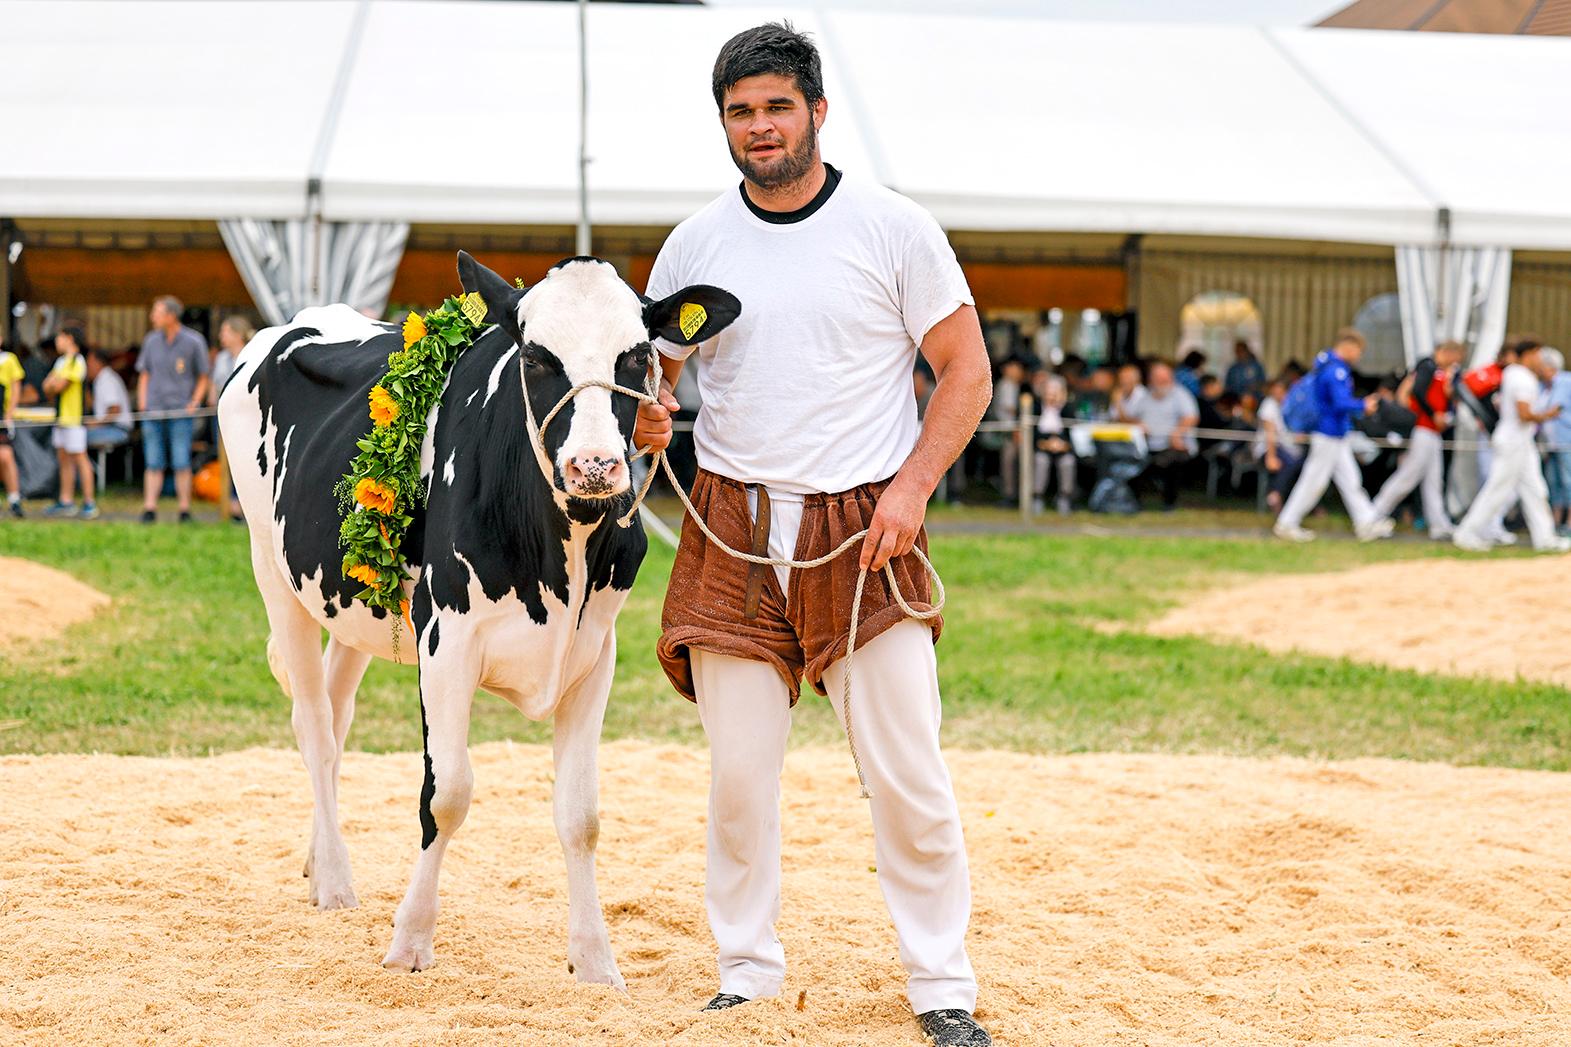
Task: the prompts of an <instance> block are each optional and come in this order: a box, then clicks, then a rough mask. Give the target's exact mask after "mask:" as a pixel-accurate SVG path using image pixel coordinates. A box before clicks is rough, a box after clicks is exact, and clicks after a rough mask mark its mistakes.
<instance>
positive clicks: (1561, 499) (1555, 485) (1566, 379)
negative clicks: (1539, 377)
mask: <svg viewBox="0 0 1571 1047" xmlns="http://www.w3.org/2000/svg"><path fill="white" fill-rule="evenodd" d="M1544 366H1545V368H1546V369H1549V370H1552V371H1553V372H1554V377H1553V378H1551V379H1550V380H1549V397H1548V399H1549V406H1551V407H1554V408H1558V409H1559V411H1560V413H1559V414H1557V415H1555V417H1554V418H1553V419H1551V420H1550V422H1549V423H1548V424H1547V425H1546V426H1545V427H1544V438H1545V444H1546V447H1545V450H1544V478H1545V479H1546V480H1548V481H1549V508H1550V511H1551V512H1553V513H1554V517H1555V524H1556V526H1557V527H1558V529H1559V532H1560V533H1561V534H1562V535H1563V534H1565V533H1566V528H1567V525H1568V524H1571V372H1568V371H1567V370H1566V363H1565V356H1564V354H1562V353H1561V352H1560V350H1558V349H1551V348H1549V347H1548V346H1545V347H1544Z"/></svg>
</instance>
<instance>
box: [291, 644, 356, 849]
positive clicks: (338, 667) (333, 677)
mask: <svg viewBox="0 0 1571 1047" xmlns="http://www.w3.org/2000/svg"><path fill="white" fill-rule="evenodd" d="M370 664H371V656H370V655H369V654H366V653H365V652H364V651H357V650H355V649H354V648H353V647H348V646H346V645H344V644H342V643H339V642H338V641H337V640H335V639H333V638H332V637H328V640H327V650H326V651H325V652H323V654H322V671H323V674H324V675H325V677H326V680H327V698H328V701H329V702H331V703H332V707H333V741H334V743H335V744H336V746H337V749H336V756H335V758H334V760H333V800H334V803H337V800H338V775H339V772H340V771H341V769H342V766H343V761H344V739H345V738H347V737H348V736H349V724H350V722H351V721H353V720H354V718H355V692H356V691H357V690H359V689H360V680H361V678H362V677H364V676H365V670H366V666H368V665H370ZM311 865H312V856H311V854H310V853H307V855H306V860H305V875H307V876H310V875H311Z"/></svg>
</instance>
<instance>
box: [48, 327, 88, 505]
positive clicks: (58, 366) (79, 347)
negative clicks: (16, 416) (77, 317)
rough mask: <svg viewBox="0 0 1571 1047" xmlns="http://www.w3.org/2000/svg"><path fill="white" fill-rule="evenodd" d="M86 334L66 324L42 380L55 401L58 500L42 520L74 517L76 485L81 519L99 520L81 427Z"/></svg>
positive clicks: (59, 335) (85, 433)
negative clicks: (58, 476)
mask: <svg viewBox="0 0 1571 1047" xmlns="http://www.w3.org/2000/svg"><path fill="white" fill-rule="evenodd" d="M86 348H87V332H86V331H85V330H84V329H83V328H82V327H81V326H80V325H78V324H66V325H65V326H64V327H62V328H60V333H59V334H57V335H55V352H56V353H58V354H59V359H58V360H57V361H56V362H55V366H54V368H53V369H52V370H50V372H49V377H47V378H45V379H44V393H45V394H46V395H48V396H53V397H56V398H57V403H58V406H57V407H56V409H55V429H54V445H55V456H56V457H57V458H58V459H59V462H60V498H59V500H58V501H56V502H55V504H54V505H52V506H50V507H49V508H48V509H45V510H44V515H45V516H76V515H78V509H77V507H76V484H77V482H78V481H80V483H81V486H82V508H81V510H80V515H81V518H82V519H84V520H92V519H95V518H97V516H98V504H97V503H96V502H94V501H93V467H92V466H91V465H90V464H89V463H88V461H87V429H86V427H84V426H83V425H82V388H83V386H84V385H85V384H86V382H87V360H86V359H85V358H84V356H83V353H84V351H85V350H86Z"/></svg>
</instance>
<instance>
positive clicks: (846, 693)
mask: <svg viewBox="0 0 1571 1047" xmlns="http://www.w3.org/2000/svg"><path fill="white" fill-rule="evenodd" d="M655 388H656V387H655V385H654V375H653V373H652V372H651V374H650V381H649V385H648V386H647V387H646V391H644V392H638V391H637V390H633V389H629V388H627V387H626V386H621V385H617V384H615V383H614V382H602V381H597V380H593V379H591V380H590V381H587V382H580V383H578V384H577V385H575V386H573V387H572V388H571V389H569V390H568V391H567V392H566V393H564V394H562V398H561V399H560V400H558V401H557V402H556V406H555V407H553V408H551V410H550V412H549V413H547V414H546V416H545V418H544V420H543V421H541V423H540V425H539V427H538V428H537V429H536V439H537V440H538V442H539V446H538V450H539V452H540V456H541V460H542V461H549V460H550V454H549V453H548V452H547V451H546V447H545V432H546V427H547V426H549V425H550V424H551V420H552V419H553V418H555V417H556V416H557V414H558V413H560V412H561V410H562V408H563V407H565V406H567V403H568V401H570V400H572V399H573V397H575V396H577V395H578V394H579V393H581V392H583V391H584V390H585V389H606V390H609V391H611V392H613V393H621V394H622V395H623V396H631V397H632V398H633V399H635V400H638V401H640V402H642V403H648V404H659V403H660V401H659V399H658V398H657V397H656V396H655ZM524 412H525V414H526V415H528V416H529V420H530V422H531V424H533V421H534V417H533V411H532V410H531V409H530V406H529V396H528V393H527V392H526V393H525V395H524ZM645 454H649V455H651V456H652V458H653V462H652V463H651V464H650V467H649V470H648V472H647V474H646V475H645V477H644V482H643V484H642V485H641V486H640V487H639V489H638V494H637V495H635V496H634V498H633V504H632V507H631V508H629V509H628V510H627V512H625V513H623V514H622V515H621V516H620V517H618V518H617V521H616V522H617V526H619V527H626V526H628V524H630V523H631V522H632V519H633V516H634V515H635V514H636V513H637V512H638V509H639V507H640V506H641V505H643V504H644V498H645V497H646V496H647V495H648V494H649V488H650V485H651V484H652V483H653V482H654V478H655V469H654V467H655V465H659V466H660V467H661V468H662V469H664V470H665V475H666V479H667V480H668V481H669V482H670V484H671V489H672V490H673V491H675V492H676V496H677V497H678V498H680V499H681V501H682V506H683V508H685V509H686V510H687V514H688V515H689V516H690V517H692V518H693V523H695V524H697V525H698V529H699V530H700V531H702V532H703V534H704V537H705V538H708V539H709V540H710V541H711V542H713V543H714V544H715V547H716V548H718V549H719V550H720V551H721V552H723V553H725V554H726V555H727V556H731V557H734V558H735V559H738V560H742V561H744V562H746V563H751V564H762V565H764V566H766V567H788V568H790V569H791V570H793V571H800V570H806V569H807V568H810V567H822V566H823V565H824V564H826V563H829V562H830V561H831V560H835V559H838V558H839V557H840V556H843V555H844V554H845V553H846V552H847V551H848V550H850V549H851V547H852V546H854V545H857V544H858V543H859V542H861V541H862V539H863V538H866V537H867V528H865V527H864V528H863V529H862V530H860V531H858V532H856V533H855V534H853V535H851V536H850V537H849V538H847V539H846V540H845V541H843V542H841V543H840V545H839V546H838V547H836V548H835V549H834V550H833V551H831V552H828V553H825V554H824V555H823V556H819V557H816V558H814V559H812V560H789V559H783V558H778V557H773V556H756V555H754V554H753V553H744V552H742V551H740V550H738V549H733V548H731V547H730V546H729V545H727V544H726V543H725V542H723V541H721V540H720V536H719V535H717V534H715V532H713V531H711V530H710V529H709V525H708V524H707V523H705V522H704V519H703V517H702V516H700V515H699V514H698V510H697V509H696V508H694V506H693V503H692V501H690V500H689V499H688V497H687V492H686V491H684V490H683V489H682V485H681V483H680V482H679V481H678V480H677V478H676V472H675V471H674V470H673V469H672V468H671V460H670V458H668V457H667V455H666V453H665V452H664V451H654V452H651V451H650V450H649V449H648V448H647V447H645V448H639V449H638V451H637V452H635V453H634V455H633V458H635V459H636V458H639V457H641V456H642V455H645ZM911 551H912V552H913V553H915V554H916V556H917V559H919V560H921V561H922V566H923V567H924V568H926V570H927V574H928V577H930V578H931V579H932V580H933V597H934V599H933V605H932V608H931V609H930V610H926V611H919V610H917V609H916V608H914V607H912V606H911V605H910V604H909V603H907V602H906V598H905V596H904V595H903V594H902V593H901V592H900V585H899V583H898V582H897V581H896V580H895V569H894V565H893V564H892V563H886V564H884V575H885V577H886V578H887V579H888V581H889V591H890V592H891V593H892V594H894V598H895V603H897V604H899V605H900V609H901V610H902V611H904V612H905V614H906V617H907V618H914V619H916V620H917V621H919V622H925V621H931V620H932V619H934V618H937V617H938V616H939V614H941V613H942V612H943V610H944V600H945V593H944V582H943V579H941V578H939V576H938V571H937V569H936V568H934V567H933V561H931V560H929V559H928V558H927V554H926V553H924V552H923V551H922V549H921V547H920V546H916V545H913V546H912V547H911ZM866 585H867V568H865V567H862V568H859V569H858V571H857V575H856V591H855V593H854V594H853V595H852V597H851V628H850V632H849V634H848V635H847V637H846V664H845V686H844V687H843V689H842V692H841V699H840V707H841V709H842V710H843V711H844V714H845V731H846V743H847V744H848V745H849V746H850V748H851V762H852V763H853V764H854V765H855V766H856V779H857V782H858V783H859V784H860V785H861V787H862V798H863V799H864V800H869V799H872V796H873V794H872V792H870V791H869V790H868V787H867V775H866V774H865V773H864V772H863V770H862V756H861V753H859V752H858V751H857V747H856V732H855V729H854V728H853V726H852V720H851V659H852V657H853V656H855V654H856V629H857V620H858V619H859V618H860V617H861V611H862V590H863V589H864V588H865V587H866Z"/></svg>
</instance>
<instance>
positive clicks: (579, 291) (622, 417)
mask: <svg viewBox="0 0 1571 1047" xmlns="http://www.w3.org/2000/svg"><path fill="white" fill-rule="evenodd" d="M517 315H518V326H519V329H520V331H521V332H522V335H523V338H522V349H523V352H522V360H521V363H520V366H522V367H523V371H524V390H525V395H527V396H528V397H529V401H530V407H531V409H532V410H533V413H534V418H535V423H536V424H537V425H538V424H540V423H541V422H543V421H544V420H545V417H546V415H547V414H549V413H550V411H551V409H552V408H554V407H555V406H556V404H557V401H559V400H560V399H561V398H562V397H563V396H565V395H566V394H567V392H568V390H570V389H572V388H573V387H574V386H576V385H579V384H580V383H583V382H586V381H600V382H610V383H613V384H615V385H620V386H622V387H623V388H626V389H638V390H642V389H643V388H644V384H645V378H646V376H647V375H648V373H649V368H650V367H651V366H652V364H653V357H654V349H653V348H652V347H651V345H650V344H649V332H648V331H647V330H646V329H645V328H644V322H643V303H642V302H641V301H639V298H638V295H636V294H634V293H633V289H632V288H631V287H629V286H627V284H626V283H625V282H624V281H623V280H622V278H621V277H620V276H618V275H617V273H616V269H615V268H614V267H613V266H611V265H610V264H609V263H606V262H591V261H572V262H568V263H567V264H565V265H562V266H559V267H557V268H555V269H552V270H551V272H550V274H549V275H547V276H546V278H545V279H544V280H542V281H541V282H540V283H538V284H536V285H535V286H534V287H532V288H530V289H529V292H528V293H527V294H525V295H524V297H523V298H522V299H521V300H520V301H519V303H518V307H517ZM637 409H638V404H637V401H635V400H633V399H632V398H631V397H628V396H623V395H620V394H613V393H612V392H611V391H610V390H609V389H599V388H592V389H585V390H583V391H581V392H580V393H578V395H576V396H575V397H573V399H572V401H571V402H570V403H569V404H568V405H567V406H565V407H563V408H562V411H561V413H560V414H558V415H557V416H556V419H555V420H554V421H553V422H552V423H551V425H550V427H549V428H548V429H547V430H546V440H545V446H546V450H547V453H548V454H549V456H550V460H551V465H552V468H553V470H554V472H555V476H554V477H553V480H555V481H557V482H558V483H559V486H560V487H561V489H562V490H565V491H566V492H567V493H568V494H570V495H573V496H574V497H577V498H612V497H615V496H616V495H619V494H622V493H623V492H625V491H626V490H627V489H628V486H629V480H628V467H627V455H628V448H629V442H630V441H631V439H632V436H633V420H634V415H635V414H636V413H637Z"/></svg>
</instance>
